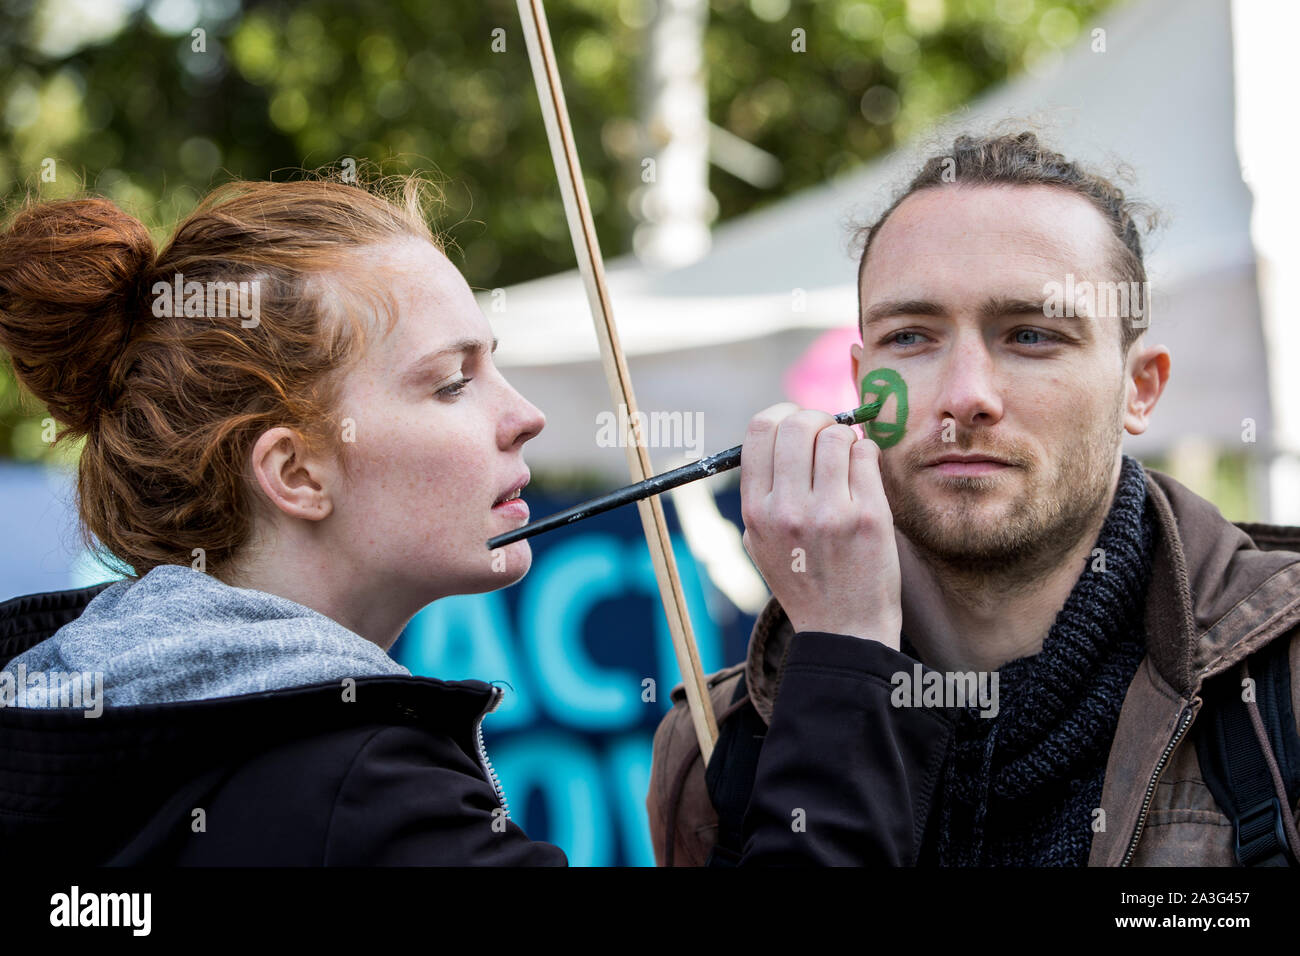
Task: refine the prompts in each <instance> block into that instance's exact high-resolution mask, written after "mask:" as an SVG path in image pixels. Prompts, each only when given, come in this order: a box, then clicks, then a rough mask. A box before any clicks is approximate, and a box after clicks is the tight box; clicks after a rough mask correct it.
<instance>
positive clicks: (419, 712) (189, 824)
mask: <svg viewBox="0 0 1300 956" xmlns="http://www.w3.org/2000/svg"><path fill="white" fill-rule="evenodd" d="M103 587H104V586H103V585H99V586H96V587H93V588H83V589H78V590H71V591H59V592H51V593H46V594H35V595H28V596H26V597H21V598H15V599H13V600H11V601H8V602H6V603H4V604H0V668H3V667H5V665H7V664H8V663H9V661H10V660H11V659H12V658H13V657H14V656H16V655H17V654H20V653H22V652H23V651H24V650H26V649H27V648H29V647H32V646H34V645H35V644H37V643H39V642H40V641H42V640H44V639H45V638H47V637H49V636H50V635H52V634H53V633H54V632H55V631H56V630H58V628H60V627H62V626H63V625H64V624H66V623H67V622H69V621H71V620H73V619H74V618H76V617H77V616H78V615H79V614H80V613H81V611H82V610H83V609H84V607H85V606H86V604H87V603H88V602H89V600H90V599H91V598H92V597H94V595H95V594H97V593H98V592H99V591H100V590H102V588H103ZM897 659H898V656H897V655H896V654H895V652H892V651H890V650H889V649H888V648H885V647H884V646H883V645H880V644H878V643H876V642H874V641H865V640H860V639H857V638H851V637H845V636H843V635H835V634H819V633H805V634H801V635H798V636H797V638H796V640H795V641H794V642H793V645H792V649H791V652H790V660H789V662H788V664H787V667H786V671H785V677H784V681H783V685H782V687H781V692H780V696H779V699H778V706H777V707H776V709H775V713H774V719H773V721H772V724H771V726H770V728H769V732H768V735H767V738H766V741H765V743H764V747H763V753H762V756H761V758H760V762H759V767H758V772H757V775H756V778H755V786H754V797H753V802H752V803H751V805H750V808H749V812H748V814H747V816H746V823H745V832H746V841H747V843H746V852H745V855H744V857H743V859H742V860H741V863H742V864H745V865H754V864H770V863H832V864H838V863H850V864H851V863H880V864H895V865H896V864H898V863H900V862H910V861H912V860H913V859H914V855H915V849H916V847H917V846H918V845H919V840H920V836H921V832H922V830H923V828H924V821H925V818H926V816H927V814H928V811H929V805H930V799H931V796H932V791H933V781H934V776H935V772H936V769H937V767H938V765H939V763H940V762H941V760H942V757H943V754H944V751H945V750H946V747H947V743H948V739H949V737H950V735H951V724H950V718H949V717H948V716H947V715H946V714H945V713H944V712H942V711H938V710H914V711H913V710H905V711H902V712H901V715H900V713H898V712H895V713H894V714H893V715H890V719H886V716H887V715H886V712H885V711H884V710H883V708H887V707H889V706H890V704H889V695H890V690H891V686H890V682H889V673H890V671H891V670H892V669H893V668H894V665H895V664H896V662H897ZM500 693H501V692H500V690H499V689H497V688H495V687H492V686H491V685H489V684H485V683H483V682H481V681H440V680H434V679H431V678H422V677H389V676H385V677H370V678H358V679H357V681H356V693H355V700H354V701H345V700H344V697H343V693H342V692H341V689H340V685H339V683H338V682H329V683H325V684H313V685H308V686H304V687H294V688H288V689H284V690H277V691H273V692H268V693H255V694H244V695H240V696H235V697H223V698H215V699H209V700H199V701H187V702H181V703H169V704H152V705H139V706H130V707H106V708H104V710H103V712H102V714H101V715H100V716H98V717H96V718H88V717H87V716H85V714H84V713H83V712H82V711H80V710H72V709H62V710H61V709H34V708H33V709H28V708H18V707H12V706H10V707H2V706H0V846H3V847H4V848H5V856H6V857H7V858H9V859H43V860H59V861H61V862H65V863H68V864H70V865H75V864H96V865H97V864H108V865H132V864H161V865H200V866H222V865H281V866H318V865H542V866H545V865H564V864H565V863H566V862H567V861H566V858H565V856H564V853H563V851H562V850H560V849H559V848H558V847H555V846H552V845H550V844H547V843H542V842H538V841H534V840H530V839H529V838H528V837H527V835H526V834H525V833H524V832H523V830H522V829H520V828H519V827H518V826H517V825H516V824H514V823H513V822H510V821H509V820H508V818H507V817H506V815H505V813H504V808H503V804H502V800H501V797H500V793H499V787H498V786H497V785H496V784H495V782H494V780H495V775H494V774H493V773H492V772H491V769H490V764H489V763H488V762H487V758H486V753H485V752H484V751H483V749H482V739H481V732H480V725H481V721H482V719H483V717H484V715H485V714H487V713H488V712H489V711H490V710H492V709H493V708H494V707H495V706H496V703H497V702H498V700H499V696H500ZM900 716H901V718H902V719H900ZM882 729H884V730H885V731H887V733H883V734H882V733H881V731H882ZM800 811H802V813H801V814H800ZM795 820H800V821H801V823H802V826H799V825H796V824H795V822H794V821H795Z"/></svg>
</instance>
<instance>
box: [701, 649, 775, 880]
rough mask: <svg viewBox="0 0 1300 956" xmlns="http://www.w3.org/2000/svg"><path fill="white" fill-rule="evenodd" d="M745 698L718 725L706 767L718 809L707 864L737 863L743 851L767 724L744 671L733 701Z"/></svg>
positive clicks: (710, 793) (714, 805) (711, 793)
mask: <svg viewBox="0 0 1300 956" xmlns="http://www.w3.org/2000/svg"><path fill="white" fill-rule="evenodd" d="M742 700H743V701H744V704H743V706H741V707H739V708H738V709H736V710H734V711H733V712H732V714H731V716H730V717H728V718H727V719H726V720H724V721H723V722H722V726H721V727H719V728H718V741H717V743H716V744H714V747H713V756H712V757H711V758H710V759H709V765H708V767H707V768H706V769H705V771H704V784H705V787H706V788H707V789H708V792H709V799H710V800H711V801H712V802H713V808H714V810H716V811H717V813H718V840H717V842H716V843H715V844H714V845H713V849H712V851H710V853H709V859H708V862H707V863H706V864H705V865H706V866H723V867H734V866H736V865H737V864H738V863H739V862H740V857H741V855H742V853H743V852H744V837H743V831H744V822H745V810H746V809H747V808H748V807H749V795H750V792H751V791H752V790H753V789H754V776H755V774H757V772H758V756H759V754H760V753H761V752H762V750H763V738H764V737H765V736H766V735H767V725H766V724H764V723H763V718H762V717H760V716H759V715H758V711H757V710H755V709H754V705H753V703H752V702H751V701H750V700H749V689H748V688H747V687H746V686H745V675H744V673H743V672H742V673H741V675H740V680H739V681H738V682H737V683H736V693H735V695H734V696H733V697H732V698H731V703H732V704H736V703H738V702H740V701H742Z"/></svg>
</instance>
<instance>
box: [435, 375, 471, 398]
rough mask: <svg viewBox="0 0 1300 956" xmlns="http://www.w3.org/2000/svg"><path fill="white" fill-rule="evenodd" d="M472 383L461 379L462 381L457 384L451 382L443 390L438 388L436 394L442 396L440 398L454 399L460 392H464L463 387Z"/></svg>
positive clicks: (467, 379) (466, 379)
mask: <svg viewBox="0 0 1300 956" xmlns="http://www.w3.org/2000/svg"><path fill="white" fill-rule="evenodd" d="M472 381H473V379H469V378H462V379H461V380H460V381H458V382H452V383H451V384H450V385H448V386H446V387H444V388H440V389H438V394H439V395H442V396H443V397H445V398H455V397H456V396H457V395H459V394H460V393H461V392H462V391H464V390H465V386H466V385H468V384H469V383H470V382H472Z"/></svg>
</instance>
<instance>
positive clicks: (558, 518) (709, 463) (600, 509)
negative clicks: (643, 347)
mask: <svg viewBox="0 0 1300 956" xmlns="http://www.w3.org/2000/svg"><path fill="white" fill-rule="evenodd" d="M882 405H883V402H879V401H877V402H871V403H870V404H867V405H863V406H861V407H859V408H855V409H853V410H852V411H848V412H840V414H838V415H836V416H835V421H837V422H838V423H839V424H841V425H854V424H861V423H862V422H867V421H871V419H873V418H875V417H876V416H877V415H879V414H880V409H881V406H882ZM742 447H743V446H741V445H737V446H736V447H735V448H728V449H727V450H726V451H720V452H718V453H717V454H716V455H710V456H709V457H708V458H701V459H700V460H699V461H693V462H691V463H690V464H689V465H682V466H681V467H680V468H674V469H673V470H672V471H665V472H664V473H663V474H661V475H655V476H654V477H652V478H647V479H646V480H645V481H638V482H637V483H636V484H634V485H627V486H626V487H623V488H619V489H617V490H615V491H611V492H609V493H608V494H604V495H601V496H600V497H599V498H592V499H591V500H590V501H584V502H582V503H581V504H577V505H574V506H573V507H572V508H566V509H564V510H563V511H557V512H556V513H555V514H553V515H548V516H547V517H545V518H542V519H540V520H539V521H533V522H531V523H529V524H526V525H524V526H523V527H520V528H516V529H515V530H514V531H507V532H506V533H505V534H499V535H497V536H496V537H494V538H489V539H488V543H487V546H488V550H495V549H497V548H502V547H505V546H506V545H507V544H513V543H514V542H516V541H522V540H523V539H524V538H531V537H532V536H533V535H535V534H541V533H542V532H543V531H551V530H553V529H555V528H560V527H563V526H564V525H567V524H573V522H575V521H581V520H582V519H584V518H590V517H592V516H593V515H598V514H604V513H605V512H606V511H612V510H613V509H614V508H618V507H620V506H622V505H627V504H631V503H632V502H634V501H640V500H641V499H642V498H649V497H650V496H651V495H657V494H661V493H662V492H665V491H668V490H670V489H672V488H676V487H678V486H679V485H685V484H689V483H690V482H692V481H696V480H698V479H700V478H707V477H709V476H710V475H717V474H720V473H721V472H724V471H730V470H731V469H733V468H735V467H737V466H739V465H740V449H741V448H742Z"/></svg>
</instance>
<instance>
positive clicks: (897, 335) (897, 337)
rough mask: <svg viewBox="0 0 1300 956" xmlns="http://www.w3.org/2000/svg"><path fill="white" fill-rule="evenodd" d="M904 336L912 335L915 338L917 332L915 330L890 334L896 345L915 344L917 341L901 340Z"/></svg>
mask: <svg viewBox="0 0 1300 956" xmlns="http://www.w3.org/2000/svg"><path fill="white" fill-rule="evenodd" d="M904 336H912V337H913V338H915V337H916V333H915V332H895V333H894V334H893V335H892V336H890V338H892V339H893V342H894V344H895V345H915V344H916V343H915V342H903V341H900V340H901V339H902V338H903V337H904Z"/></svg>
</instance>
